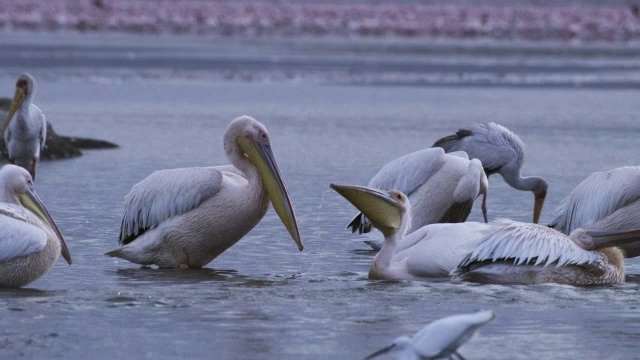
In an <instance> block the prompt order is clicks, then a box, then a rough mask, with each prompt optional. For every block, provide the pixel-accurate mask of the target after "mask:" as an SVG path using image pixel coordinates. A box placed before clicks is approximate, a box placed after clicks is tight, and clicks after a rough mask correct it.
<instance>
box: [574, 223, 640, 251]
mask: <svg viewBox="0 0 640 360" xmlns="http://www.w3.org/2000/svg"><path fill="white" fill-rule="evenodd" d="M569 238H570V239H571V240H573V242H575V243H576V245H578V246H580V247H581V248H583V249H585V250H600V249H605V248H609V247H615V246H623V245H629V244H633V243H637V242H640V229H632V230H622V231H620V230H614V231H598V230H584V229H580V228H578V229H575V230H573V231H572V232H571V234H569Z"/></svg>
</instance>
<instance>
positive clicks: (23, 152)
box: [2, 73, 47, 179]
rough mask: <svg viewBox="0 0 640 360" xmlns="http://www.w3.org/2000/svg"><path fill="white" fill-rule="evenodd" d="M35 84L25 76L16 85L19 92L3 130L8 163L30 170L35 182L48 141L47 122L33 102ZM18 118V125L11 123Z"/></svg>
mask: <svg viewBox="0 0 640 360" xmlns="http://www.w3.org/2000/svg"><path fill="white" fill-rule="evenodd" d="M36 90H37V86H36V80H35V79H34V78H33V76H31V75H29V74H26V73H25V74H22V75H20V76H19V77H18V81H17V82H16V91H15V94H14V95H13V101H12V102H11V107H10V108H9V114H8V115H7V120H6V121H5V123H4V126H3V128H2V133H3V134H4V141H5V144H6V146H7V152H8V153H9V162H10V163H11V164H16V165H19V166H22V167H23V168H25V169H27V170H29V173H30V174H31V177H32V178H33V179H35V178H36V164H37V163H38V161H39V160H40V151H42V149H43V148H44V142H45V140H46V138H47V121H46V120H45V118H44V114H43V113H42V111H41V110H40V108H38V107H37V106H36V105H34V104H33V98H34V97H35V95H36ZM14 115H15V121H12V120H13V118H14Z"/></svg>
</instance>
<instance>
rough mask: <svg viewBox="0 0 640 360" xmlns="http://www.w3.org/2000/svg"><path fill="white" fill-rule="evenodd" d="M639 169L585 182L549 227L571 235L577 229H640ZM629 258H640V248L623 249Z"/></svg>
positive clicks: (605, 173)
mask: <svg viewBox="0 0 640 360" xmlns="http://www.w3.org/2000/svg"><path fill="white" fill-rule="evenodd" d="M639 214H640V167H639V166H625V167H621V168H617V169H613V170H609V171H601V172H595V173H593V174H591V175H589V177H587V178H586V179H584V180H583V181H582V182H581V183H580V184H578V186H576V188H575V189H574V190H573V191H572V192H571V194H569V195H568V196H567V197H566V198H564V199H563V200H562V202H561V203H560V206H559V207H558V208H557V209H556V218H555V219H554V220H553V221H552V222H551V224H550V225H549V226H550V227H552V228H554V229H556V230H558V231H560V232H562V233H564V234H570V233H571V232H572V231H574V230H575V229H578V228H583V229H601V230H609V231H614V230H632V229H637V228H640V215H639ZM620 247H621V248H622V249H623V250H624V253H625V256H626V257H636V256H640V244H625V245H620Z"/></svg>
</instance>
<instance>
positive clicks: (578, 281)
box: [331, 184, 640, 285]
mask: <svg viewBox="0 0 640 360" xmlns="http://www.w3.org/2000/svg"><path fill="white" fill-rule="evenodd" d="M331 187H332V188H333V189H334V190H336V191H337V192H338V193H340V195H342V196H343V197H344V198H346V199H347V200H348V201H349V202H351V203H352V204H353V205H354V206H355V207H357V208H358V209H359V210H360V211H362V212H363V214H365V216H367V217H368V218H369V219H371V222H372V224H373V226H375V227H376V228H377V229H379V230H380V231H381V232H382V233H383V234H384V236H385V239H384V245H383V247H382V249H380V252H378V254H376V256H375V257H374V260H373V264H372V266H371V269H370V270H369V278H371V279H387V280H430V279H433V278H437V277H447V276H449V275H450V274H451V273H452V271H454V270H456V269H457V270H456V271H455V273H454V274H453V275H458V276H459V277H460V278H462V279H463V280H469V281H478V282H489V283H503V284H538V283H546V282H555V283H562V284H571V285H597V284H614V283H620V282H624V258H623V256H622V253H621V251H620V249H618V248H617V247H615V246H618V245H620V244H625V243H628V242H638V241H639V240H640V230H632V231H622V232H621V231H611V232H610V231H597V230H598V229H594V230H593V231H585V230H582V229H577V230H575V231H574V232H572V234H571V235H570V236H567V235H564V234H562V233H560V232H558V231H556V230H553V229H550V228H548V227H546V226H543V225H538V224H530V223H519V222H515V221H508V220H502V221H497V222H492V223H489V224H484V223H477V222H466V223H457V224H431V225H427V226H424V227H422V228H420V229H418V230H416V231H414V232H413V233H411V234H409V235H406V236H405V234H406V232H407V229H408V228H409V227H410V224H411V205H410V203H409V200H408V199H407V197H406V195H404V194H403V193H401V192H398V191H395V190H391V191H388V192H387V191H380V190H377V189H371V188H366V187H361V186H351V185H333V184H332V185H331Z"/></svg>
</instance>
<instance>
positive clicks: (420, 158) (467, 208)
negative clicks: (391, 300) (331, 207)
mask: <svg viewBox="0 0 640 360" xmlns="http://www.w3.org/2000/svg"><path fill="white" fill-rule="evenodd" d="M367 186H368V187H369V188H374V189H380V190H392V189H395V190H398V191H401V192H403V193H405V194H406V195H407V196H408V197H409V199H410V200H411V202H412V204H413V206H414V210H415V211H414V212H413V213H414V216H413V222H412V225H410V227H409V229H408V230H407V231H408V232H409V233H411V232H413V231H415V230H417V229H419V228H421V227H423V226H425V225H427V224H434V223H457V222H463V221H465V220H466V219H467V217H468V216H469V213H470V212H471V207H472V206H473V202H474V200H475V199H476V198H477V197H478V196H479V195H483V199H482V214H483V216H484V219H485V222H486V221H487V210H486V205H485V204H486V196H487V191H488V186H489V184H488V181H487V176H486V175H485V173H484V171H483V169H482V164H481V163H480V161H478V160H469V157H468V156H467V154H466V153H464V152H462V151H460V152H455V153H451V154H445V152H444V150H443V149H440V148H429V149H423V150H419V151H416V152H413V153H411V154H407V155H405V156H402V157H399V158H397V159H395V160H392V161H390V162H389V163H387V164H386V165H384V166H383V167H382V169H380V171H378V173H377V174H376V175H375V176H374V177H373V178H372V179H371V181H370V182H369V185H367ZM347 227H348V228H351V231H352V232H354V233H355V232H358V233H360V234H362V233H368V232H369V231H371V222H370V221H369V219H367V217H366V215H363V214H362V213H360V214H358V215H356V217H355V218H354V219H353V220H352V221H351V223H349V225H348V226H347ZM368 243H369V245H371V246H372V247H373V248H379V247H380V246H381V242H380V241H375V240H371V241H369V242H368Z"/></svg>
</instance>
